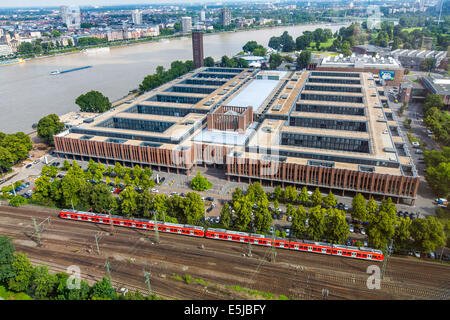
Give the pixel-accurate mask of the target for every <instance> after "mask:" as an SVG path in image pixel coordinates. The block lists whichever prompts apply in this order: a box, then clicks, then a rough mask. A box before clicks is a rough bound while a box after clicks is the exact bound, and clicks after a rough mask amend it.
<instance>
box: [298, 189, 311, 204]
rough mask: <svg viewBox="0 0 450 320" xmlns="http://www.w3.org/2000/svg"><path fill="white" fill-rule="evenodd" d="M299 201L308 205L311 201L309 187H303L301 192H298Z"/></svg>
mask: <svg viewBox="0 0 450 320" xmlns="http://www.w3.org/2000/svg"><path fill="white" fill-rule="evenodd" d="M297 199H298V201H299V202H300V203H301V204H303V205H307V204H308V202H309V195H308V189H306V187H303V188H302V190H301V191H300V193H299V194H298V198H297Z"/></svg>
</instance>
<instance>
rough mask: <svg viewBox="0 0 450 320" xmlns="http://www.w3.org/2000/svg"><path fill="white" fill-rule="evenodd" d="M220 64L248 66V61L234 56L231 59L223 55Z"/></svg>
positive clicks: (234, 66) (239, 66) (235, 66)
mask: <svg viewBox="0 0 450 320" xmlns="http://www.w3.org/2000/svg"><path fill="white" fill-rule="evenodd" d="M220 66H221V67H228V68H248V62H247V60H245V59H242V58H236V57H233V58H231V59H230V58H228V57H227V56H222V59H221V60H220Z"/></svg>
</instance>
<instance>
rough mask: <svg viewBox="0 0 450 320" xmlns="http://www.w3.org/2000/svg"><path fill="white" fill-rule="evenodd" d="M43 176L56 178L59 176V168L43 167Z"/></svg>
mask: <svg viewBox="0 0 450 320" xmlns="http://www.w3.org/2000/svg"><path fill="white" fill-rule="evenodd" d="M41 174H42V175H44V176H47V177H50V178H55V177H56V175H57V174H58V168H56V167H54V166H48V165H47V166H43V167H42V170H41Z"/></svg>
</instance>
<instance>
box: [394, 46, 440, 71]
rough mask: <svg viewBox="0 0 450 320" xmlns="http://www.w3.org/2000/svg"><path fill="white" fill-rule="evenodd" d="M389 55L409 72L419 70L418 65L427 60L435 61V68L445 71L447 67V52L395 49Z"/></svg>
mask: <svg viewBox="0 0 450 320" xmlns="http://www.w3.org/2000/svg"><path fill="white" fill-rule="evenodd" d="M390 55H391V56H392V57H394V58H396V59H397V60H398V61H400V62H401V64H402V66H403V67H404V68H409V69H411V70H421V69H420V64H421V63H422V62H423V61H424V60H425V59H427V58H433V59H434V60H435V67H436V68H444V69H445V68H446V66H447V51H434V50H413V49H397V50H394V51H392V52H391V53H390Z"/></svg>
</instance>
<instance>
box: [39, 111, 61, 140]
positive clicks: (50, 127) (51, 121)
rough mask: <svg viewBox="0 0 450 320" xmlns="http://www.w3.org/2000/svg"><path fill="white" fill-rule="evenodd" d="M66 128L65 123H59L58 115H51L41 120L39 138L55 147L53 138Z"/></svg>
mask: <svg viewBox="0 0 450 320" xmlns="http://www.w3.org/2000/svg"><path fill="white" fill-rule="evenodd" d="M64 127H65V124H64V122H61V121H59V117H58V116H57V115H56V114H49V115H48V116H46V117H43V118H41V119H40V120H39V122H38V125H37V134H38V137H39V138H43V139H46V140H47V141H48V142H49V143H50V144H51V145H54V141H53V136H54V135H56V134H58V133H60V132H61V131H63V130H64Z"/></svg>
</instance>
